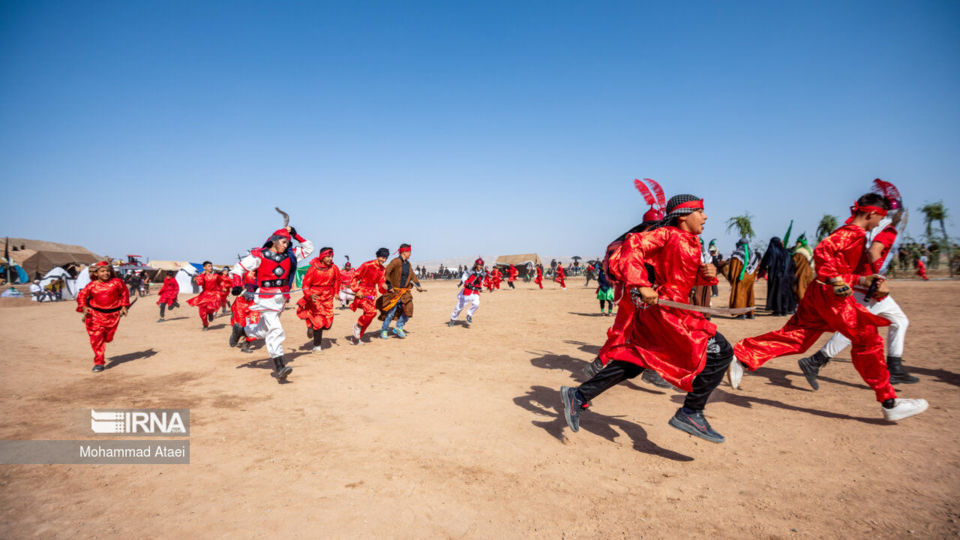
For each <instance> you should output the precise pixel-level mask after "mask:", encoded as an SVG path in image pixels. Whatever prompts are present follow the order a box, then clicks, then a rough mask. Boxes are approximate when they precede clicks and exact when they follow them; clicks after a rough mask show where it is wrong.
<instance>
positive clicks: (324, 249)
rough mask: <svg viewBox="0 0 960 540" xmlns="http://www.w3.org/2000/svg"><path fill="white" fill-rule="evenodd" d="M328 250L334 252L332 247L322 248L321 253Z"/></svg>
mask: <svg viewBox="0 0 960 540" xmlns="http://www.w3.org/2000/svg"><path fill="white" fill-rule="evenodd" d="M328 249H329V250H330V251H333V248H332V247H330V246H323V247H322V248H320V251H319V253H323V252H324V251H326V250H328Z"/></svg>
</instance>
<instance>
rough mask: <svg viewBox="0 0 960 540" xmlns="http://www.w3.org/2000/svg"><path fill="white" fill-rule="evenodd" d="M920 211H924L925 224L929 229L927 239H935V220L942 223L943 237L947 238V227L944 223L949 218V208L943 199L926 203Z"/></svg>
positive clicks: (941, 231) (941, 232)
mask: <svg viewBox="0 0 960 540" xmlns="http://www.w3.org/2000/svg"><path fill="white" fill-rule="evenodd" d="M920 211H921V212H923V224H924V225H925V226H926V229H927V239H928V240H931V241H932V240H934V238H933V222H937V223H938V224H939V225H940V234H941V237H942V238H943V239H946V238H947V227H946V226H945V225H944V220H946V219H947V209H946V208H945V207H944V206H943V201H937V202H935V203H929V204H926V205H924V206H922V207H921V208H920Z"/></svg>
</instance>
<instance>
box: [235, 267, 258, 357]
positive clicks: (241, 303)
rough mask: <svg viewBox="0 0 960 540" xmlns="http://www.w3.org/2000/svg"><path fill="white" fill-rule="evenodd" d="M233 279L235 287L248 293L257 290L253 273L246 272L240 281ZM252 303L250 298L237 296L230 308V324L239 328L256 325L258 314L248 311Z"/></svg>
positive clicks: (253, 339)
mask: <svg viewBox="0 0 960 540" xmlns="http://www.w3.org/2000/svg"><path fill="white" fill-rule="evenodd" d="M235 277H236V278H237V279H235V280H233V282H234V283H237V286H241V287H243V288H244V289H246V290H247V291H250V292H254V291H256V290H257V276H256V274H254V273H253V272H247V273H246V274H245V275H244V277H243V278H242V279H241V278H240V276H235ZM253 302H254V298H252V297H250V298H248V297H246V296H244V295H242V294H241V295H239V296H237V297H236V298H235V299H234V300H233V304H232V305H231V306H230V324H231V325H234V324H239V325H240V326H247V325H251V324H257V323H258V322H259V321H260V312H259V311H254V310H252V309H250V306H252V305H253ZM246 339H247V341H256V340H257V338H255V337H247V338H246Z"/></svg>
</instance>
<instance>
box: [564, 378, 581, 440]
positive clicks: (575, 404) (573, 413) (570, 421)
mask: <svg viewBox="0 0 960 540" xmlns="http://www.w3.org/2000/svg"><path fill="white" fill-rule="evenodd" d="M560 401H561V402H562V403H563V417H564V418H565V419H566V421H567V425H568V426H570V429H571V430H572V431H573V432H577V431H580V411H582V410H583V405H584V403H583V401H581V400H580V399H579V398H578V397H577V389H576V388H570V387H569V386H561V387H560Z"/></svg>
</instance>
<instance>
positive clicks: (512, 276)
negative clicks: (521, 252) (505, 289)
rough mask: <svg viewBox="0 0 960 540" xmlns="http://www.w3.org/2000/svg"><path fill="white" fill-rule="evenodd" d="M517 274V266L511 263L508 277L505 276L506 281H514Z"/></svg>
mask: <svg viewBox="0 0 960 540" xmlns="http://www.w3.org/2000/svg"><path fill="white" fill-rule="evenodd" d="M518 275H520V272H519V271H517V267H516V266H514V265H512V264H511V265H510V277H508V278H507V281H508V282H510V283H513V282H514V281H516V280H517V276H518Z"/></svg>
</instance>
